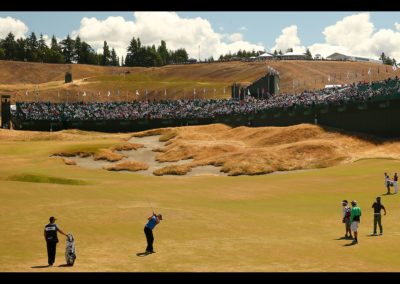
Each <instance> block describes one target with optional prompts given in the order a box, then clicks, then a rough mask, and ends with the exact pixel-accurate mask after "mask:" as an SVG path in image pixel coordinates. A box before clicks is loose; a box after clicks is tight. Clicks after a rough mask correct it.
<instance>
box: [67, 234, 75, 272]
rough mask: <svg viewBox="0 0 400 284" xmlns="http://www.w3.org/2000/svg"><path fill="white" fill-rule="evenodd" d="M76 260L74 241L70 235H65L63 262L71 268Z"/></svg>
mask: <svg viewBox="0 0 400 284" xmlns="http://www.w3.org/2000/svg"><path fill="white" fill-rule="evenodd" d="M75 259H76V254H75V240H74V237H73V236H72V234H68V235H67V245H66V248H65V261H66V262H67V264H68V265H70V266H73V265H74V262H75Z"/></svg>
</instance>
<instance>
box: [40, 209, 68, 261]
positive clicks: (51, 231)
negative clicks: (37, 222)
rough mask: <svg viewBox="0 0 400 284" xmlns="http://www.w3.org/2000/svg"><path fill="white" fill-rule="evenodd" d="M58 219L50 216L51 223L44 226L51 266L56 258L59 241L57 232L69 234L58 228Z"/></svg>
mask: <svg viewBox="0 0 400 284" xmlns="http://www.w3.org/2000/svg"><path fill="white" fill-rule="evenodd" d="M56 220H57V219H56V218H54V217H53V216H51V217H50V218H49V221H50V223H49V224H47V225H46V226H45V227H44V239H45V240H46V243H47V257H48V263H49V266H52V265H53V263H54V260H55V259H56V247H57V243H58V237H57V232H60V233H61V234H63V235H64V236H67V235H66V234H65V233H64V232H63V231H61V230H60V229H59V228H58V226H57V225H56V223H55V221H56Z"/></svg>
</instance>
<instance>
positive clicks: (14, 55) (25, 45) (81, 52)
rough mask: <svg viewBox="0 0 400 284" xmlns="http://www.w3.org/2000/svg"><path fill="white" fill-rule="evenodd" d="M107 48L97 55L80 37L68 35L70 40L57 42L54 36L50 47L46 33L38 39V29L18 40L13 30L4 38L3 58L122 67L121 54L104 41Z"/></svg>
mask: <svg viewBox="0 0 400 284" xmlns="http://www.w3.org/2000/svg"><path fill="white" fill-rule="evenodd" d="M104 50H105V51H106V52H104V53H103V54H97V53H96V52H95V50H94V49H93V48H92V47H91V46H90V45H89V44H88V43H87V42H85V41H82V40H81V39H80V37H79V36H77V37H76V38H75V39H72V38H71V37H70V36H69V35H68V36H67V38H66V39H64V40H62V41H60V42H57V39H56V37H55V36H54V35H53V37H52V39H51V43H50V47H49V46H47V44H46V42H45V40H44V38H43V35H42V34H40V37H39V39H38V38H37V37H36V34H35V33H34V32H32V33H31V34H30V36H29V37H27V38H25V39H24V38H19V39H17V40H16V39H15V36H14V34H13V33H9V34H8V35H7V36H6V38H4V39H0V59H3V60H15V61H28V62H43V63H78V64H92V65H112V66H118V65H119V59H118V57H117V54H116V53H115V50H114V49H112V50H111V52H110V50H109V47H108V46H107V42H104Z"/></svg>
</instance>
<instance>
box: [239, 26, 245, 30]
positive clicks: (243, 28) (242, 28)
mask: <svg viewBox="0 0 400 284" xmlns="http://www.w3.org/2000/svg"><path fill="white" fill-rule="evenodd" d="M239 31H247V28H246V27H245V26H242V27H240V28H239Z"/></svg>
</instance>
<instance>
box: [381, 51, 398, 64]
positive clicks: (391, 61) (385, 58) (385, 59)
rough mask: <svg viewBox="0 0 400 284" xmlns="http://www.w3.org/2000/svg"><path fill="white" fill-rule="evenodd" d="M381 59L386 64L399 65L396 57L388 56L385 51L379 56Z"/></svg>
mask: <svg viewBox="0 0 400 284" xmlns="http://www.w3.org/2000/svg"><path fill="white" fill-rule="evenodd" d="M379 59H380V60H382V63H383V64H386V65H397V62H396V59H394V58H390V57H389V56H386V55H385V53H384V52H382V54H381V56H380V57H379Z"/></svg>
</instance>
